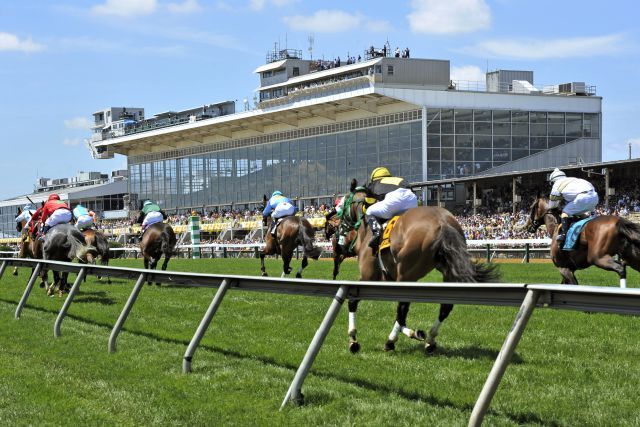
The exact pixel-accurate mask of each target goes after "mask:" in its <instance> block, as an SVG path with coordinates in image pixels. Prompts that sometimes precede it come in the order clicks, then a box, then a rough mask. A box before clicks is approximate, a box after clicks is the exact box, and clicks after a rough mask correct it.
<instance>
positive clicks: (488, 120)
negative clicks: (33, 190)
mask: <svg viewBox="0 0 640 427" xmlns="http://www.w3.org/2000/svg"><path fill="white" fill-rule="evenodd" d="M389 55H391V50H390V49H374V48H371V49H367V50H366V51H365V52H364V55H363V56H362V58H358V59H357V60H349V61H348V63H346V64H345V63H336V62H333V63H327V62H323V61H314V60H306V59H303V58H302V53H301V51H296V50H290V49H284V50H276V51H274V52H270V53H269V54H268V55H267V60H266V63H265V64H264V65H262V66H260V67H258V68H257V69H256V70H255V73H256V74H258V76H259V78H260V86H259V87H258V88H257V96H256V103H255V108H252V109H248V110H246V111H241V112H235V110H234V109H232V108H231V105H229V104H228V103H221V104H214V105H218V106H226V109H225V107H223V108H222V109H219V110H218V114H205V116H207V117H203V118H197V117H196V118H192V119H190V120H184V118H183V119H181V120H173V121H171V120H166V118H164V117H163V116H161V115H159V116H158V117H157V120H156V123H157V122H159V121H160V120H164V121H163V122H162V126H157V127H156V126H154V124H153V123H151V124H150V123H145V122H144V120H136V119H135V118H131V117H124V118H123V119H121V120H128V121H129V123H128V124H124V126H125V127H126V130H125V131H124V132H121V133H114V132H111V131H108V132H103V130H104V129H101V128H100V127H101V126H103V128H104V124H103V122H101V121H100V120H99V119H100V115H99V114H100V113H97V114H98V115H97V116H96V115H95V114H94V117H95V120H96V127H95V129H97V130H99V132H96V133H94V136H93V137H92V139H90V140H89V141H88V143H89V146H90V148H91V151H92V154H93V155H94V157H96V158H110V157H112V156H113V155H114V153H118V154H122V155H125V156H127V159H128V169H129V176H130V179H129V188H128V191H129V192H130V193H131V198H132V200H135V199H143V198H152V199H155V200H157V201H158V202H159V203H160V204H161V205H162V206H163V207H164V208H165V209H167V210H182V209H191V208H196V209H201V208H202V207H203V206H207V207H213V206H222V205H229V204H232V203H233V204H235V205H236V206H238V205H251V204H255V203H257V202H258V201H259V200H260V199H261V198H262V195H263V194H270V193H271V192H272V191H273V190H276V189H278V190H281V191H283V192H284V193H285V194H287V195H289V196H291V197H294V198H297V199H298V200H300V201H301V202H300V203H303V201H304V200H313V201H319V200H327V199H329V198H331V197H332V195H334V194H336V193H342V192H345V191H346V190H347V189H348V185H349V182H350V180H351V178H353V177H355V178H357V179H358V180H359V181H361V182H364V181H366V179H367V177H368V173H369V171H371V170H372V169H373V168H374V167H376V166H378V165H385V166H387V167H389V168H390V169H391V171H392V172H393V173H394V174H398V175H401V176H403V177H405V178H406V179H407V180H409V181H411V182H421V183H423V186H424V184H425V183H429V182H441V181H442V180H448V179H459V178H466V177H473V176H481V175H485V174H487V175H493V174H499V173H509V172H513V171H519V170H530V169H543V168H551V167H554V166H562V165H568V164H577V163H597V162H600V161H601V128H602V126H601V123H602V117H601V112H602V98H601V97H599V96H596V94H595V88H594V87H592V86H588V85H585V83H582V82H569V83H565V82H556V84H552V85H548V86H542V87H539V86H536V85H534V80H533V72H532V71H523V70H498V71H494V72H490V73H487V76H486V81H485V82H482V83H475V82H473V83H469V82H455V81H451V78H450V64H449V61H447V60H436V59H416V58H408V57H404V58H398V57H391V56H389ZM126 110H127V111H138V113H139V114H141V115H142V116H143V115H144V110H143V109H139V108H138V109H133V108H127V109H126ZM105 111H108V110H105ZM189 115H190V116H193V114H189ZM451 191H454V192H455V191H459V190H458V189H457V187H452V190H451ZM461 197H462V199H464V197H465V196H464V195H462V196H461ZM454 199H456V197H454Z"/></svg>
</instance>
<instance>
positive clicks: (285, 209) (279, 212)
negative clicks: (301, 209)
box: [271, 202, 296, 219]
mask: <svg viewBox="0 0 640 427" xmlns="http://www.w3.org/2000/svg"><path fill="white" fill-rule="evenodd" d="M294 213H296V208H295V207H294V206H293V205H292V204H291V203H289V202H280V203H278V204H277V205H276V208H275V209H274V210H273V213H272V214H271V216H272V217H273V219H278V218H282V217H285V216H289V215H293V214H294Z"/></svg>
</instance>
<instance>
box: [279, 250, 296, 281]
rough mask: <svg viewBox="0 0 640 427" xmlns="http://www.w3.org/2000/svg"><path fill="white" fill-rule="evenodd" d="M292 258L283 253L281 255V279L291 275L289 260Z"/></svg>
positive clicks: (290, 255)
mask: <svg viewBox="0 0 640 427" xmlns="http://www.w3.org/2000/svg"><path fill="white" fill-rule="evenodd" d="M283 252H284V251H283ZM292 257H293V254H287V255H285V254H284V253H283V254H282V276H281V277H284V276H286V275H289V274H291V258H292Z"/></svg>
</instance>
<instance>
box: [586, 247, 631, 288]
mask: <svg viewBox="0 0 640 427" xmlns="http://www.w3.org/2000/svg"><path fill="white" fill-rule="evenodd" d="M589 261H590V262H591V263H592V264H594V265H597V266H598V267H600V268H602V269H604V270H608V271H615V272H616V273H617V274H618V277H619V278H620V287H623V288H625V287H627V265H626V263H624V262H619V261H616V260H615V259H613V257H612V256H610V255H604V256H601V257H598V258H595V259H590V260H589ZM623 285H624V286H623Z"/></svg>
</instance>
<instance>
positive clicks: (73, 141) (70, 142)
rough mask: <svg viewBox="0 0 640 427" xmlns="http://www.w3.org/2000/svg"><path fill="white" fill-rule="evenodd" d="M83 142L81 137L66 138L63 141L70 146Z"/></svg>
mask: <svg viewBox="0 0 640 427" xmlns="http://www.w3.org/2000/svg"><path fill="white" fill-rule="evenodd" d="M81 142H82V141H81V140H80V138H65V139H64V141H62V143H63V144H64V145H70V146H75V145H79V144H80V143H81Z"/></svg>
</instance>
